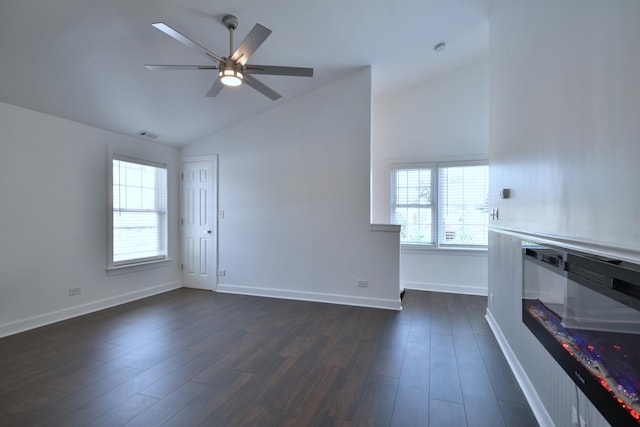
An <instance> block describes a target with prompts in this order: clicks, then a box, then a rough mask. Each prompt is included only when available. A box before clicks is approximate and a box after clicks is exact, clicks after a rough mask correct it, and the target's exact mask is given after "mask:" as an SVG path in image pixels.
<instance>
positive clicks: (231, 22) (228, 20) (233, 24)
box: [222, 15, 238, 58]
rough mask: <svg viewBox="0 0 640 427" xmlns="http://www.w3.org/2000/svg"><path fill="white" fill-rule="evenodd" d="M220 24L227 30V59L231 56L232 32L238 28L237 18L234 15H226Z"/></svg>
mask: <svg viewBox="0 0 640 427" xmlns="http://www.w3.org/2000/svg"><path fill="white" fill-rule="evenodd" d="M222 23H223V24H224V25H226V27H227V28H228V29H229V58H231V56H232V55H233V30H235V29H236V28H238V18H236V17H235V16H234V15H226V16H225V17H224V18H222Z"/></svg>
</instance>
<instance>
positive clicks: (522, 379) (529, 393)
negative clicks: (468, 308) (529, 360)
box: [485, 308, 555, 427]
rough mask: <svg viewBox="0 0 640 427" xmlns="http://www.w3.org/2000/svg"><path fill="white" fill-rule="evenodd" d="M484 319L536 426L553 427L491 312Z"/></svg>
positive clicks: (549, 417)
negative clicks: (529, 408) (518, 386)
mask: <svg viewBox="0 0 640 427" xmlns="http://www.w3.org/2000/svg"><path fill="white" fill-rule="evenodd" d="M485 318H486V319H487V322H488V323H489V327H490V328H491V330H492V331H493V335H494V336H495V337H496V340H497V341H498V344H499V345H500V349H501V350H502V353H503V354H504V357H505V358H506V359H507V363H508V364H509V367H511V371H512V372H513V375H514V376H515V377H516V381H518V384H519V385H520V388H521V389H522V393H523V394H524V396H525V398H526V399H527V402H529V406H530V407H531V411H532V412H533V415H534V416H535V417H536V420H537V421H538V424H540V426H542V427H555V423H554V422H553V420H552V419H551V416H550V415H549V412H547V408H545V406H544V403H542V400H541V399H540V396H538V392H537V391H536V389H535V387H534V386H533V383H532V382H531V380H530V379H529V376H528V375H527V373H526V372H525V370H524V368H523V367H522V365H521V364H520V361H519V360H518V358H517V357H516V355H515V353H514V352H513V350H512V349H511V346H510V345H509V342H508V341H507V338H506V337H505V336H504V334H503V333H502V329H500V326H498V322H496V319H495V318H494V317H493V314H491V311H489V309H488V308H487V314H486V316H485Z"/></svg>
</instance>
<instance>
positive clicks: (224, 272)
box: [218, 268, 227, 276]
mask: <svg viewBox="0 0 640 427" xmlns="http://www.w3.org/2000/svg"><path fill="white" fill-rule="evenodd" d="M225 274H227V272H226V271H225V270H224V268H220V269H218V276H224V275H225Z"/></svg>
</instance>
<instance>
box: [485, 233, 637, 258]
mask: <svg viewBox="0 0 640 427" xmlns="http://www.w3.org/2000/svg"><path fill="white" fill-rule="evenodd" d="M489 231H493V232H496V233H500V234H505V235H508V236H513V237H517V238H519V239H522V240H528V241H535V242H538V243H542V244H549V245H556V246H561V247H563V248H566V249H574V250H579V251H584V252H591V253H594V254H597V255H602V256H607V257H611V258H618V259H621V260H624V261H629V262H635V263H638V262H640V250H639V249H638V248H637V247H635V248H634V247H630V246H620V245H617V244H615V243H607V242H600V241H596V240H589V239H580V238H576V237H570V236H563V235H560V234H552V233H539V232H533V231H528V230H516V229H511V228H508V227H498V226H496V225H489Z"/></svg>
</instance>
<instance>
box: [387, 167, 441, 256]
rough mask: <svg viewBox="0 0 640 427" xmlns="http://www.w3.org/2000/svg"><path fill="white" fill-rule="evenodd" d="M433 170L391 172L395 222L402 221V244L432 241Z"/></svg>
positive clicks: (399, 170)
mask: <svg viewBox="0 0 640 427" xmlns="http://www.w3.org/2000/svg"><path fill="white" fill-rule="evenodd" d="M432 175H433V169H430V168H422V169H398V170H396V171H395V173H394V175H393V180H394V186H393V188H394V191H393V202H392V203H393V211H392V217H393V218H392V220H391V222H392V223H394V224H402V229H401V231H400V240H401V241H402V242H404V243H433V232H432V229H431V225H432V224H433V203H432V198H431V195H432V182H433V179H432Z"/></svg>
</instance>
